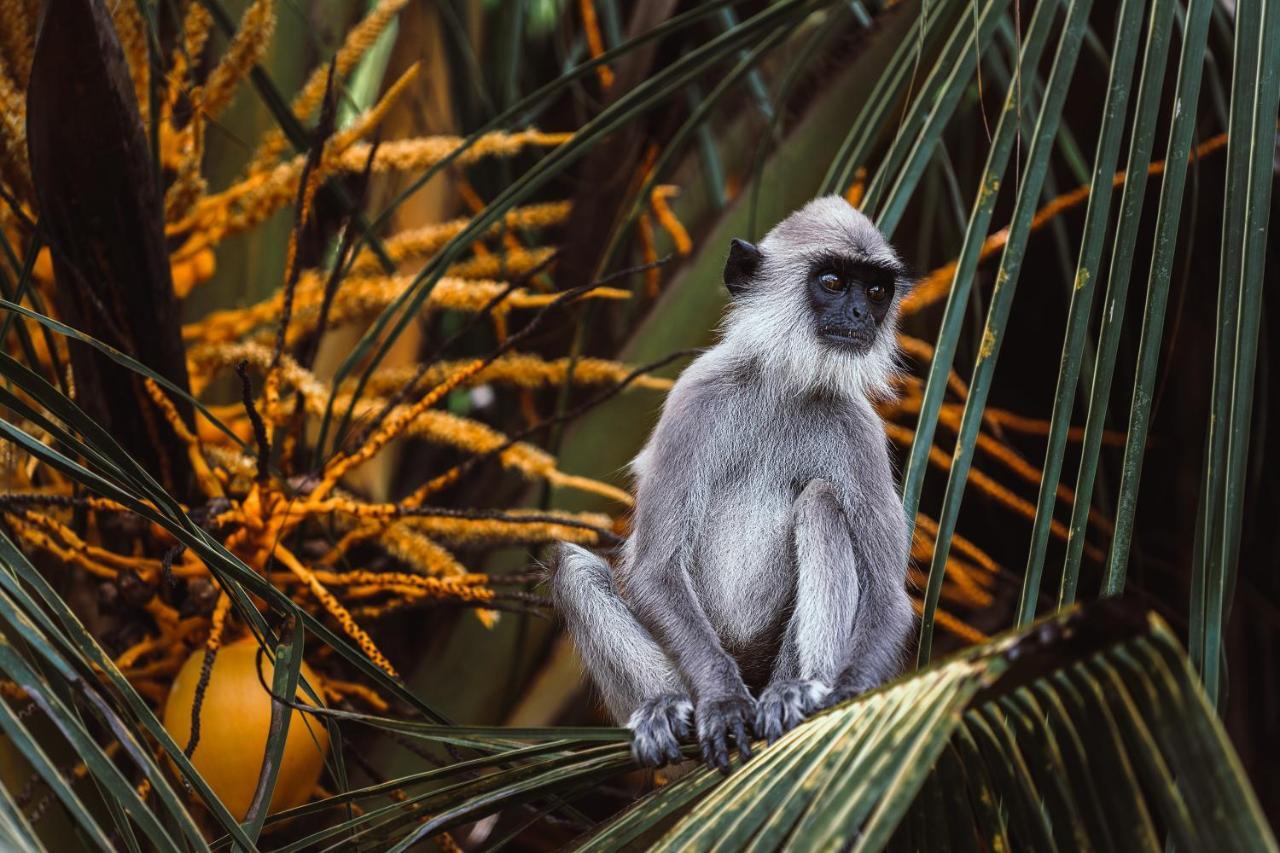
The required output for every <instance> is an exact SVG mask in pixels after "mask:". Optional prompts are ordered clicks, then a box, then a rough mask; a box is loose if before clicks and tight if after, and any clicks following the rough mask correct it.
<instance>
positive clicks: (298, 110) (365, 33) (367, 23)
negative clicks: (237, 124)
mask: <svg viewBox="0 0 1280 853" xmlns="http://www.w3.org/2000/svg"><path fill="white" fill-rule="evenodd" d="M406 3H408V0H381V2H380V3H378V5H377V6H375V7H374V8H373V9H372V10H370V12H369V14H367V15H365V16H364V18H362V19H361V21H360V23H358V24H356V25H355V26H354V27H352V28H351V29H350V30H348V31H347V34H346V37H345V38H344V39H343V42H342V47H340V48H338V52H337V53H336V54H335V55H334V58H333V66H334V75H335V77H338V78H342V77H345V76H346V75H347V73H348V72H349V71H351V69H352V68H354V67H355V66H356V63H357V62H359V61H360V59H361V57H363V56H364V55H365V53H366V52H368V50H369V48H370V47H372V46H373V43H374V42H375V41H377V39H378V36H380V35H381V34H382V31H383V30H385V29H386V27H387V24H388V23H390V21H391V19H392V18H394V17H395V16H396V15H397V14H399V12H400V10H401V9H402V8H404V6H405V4H406ZM328 79H329V67H328V63H325V64H323V65H321V66H319V67H317V68H316V69H315V70H314V71H312V72H311V76H310V77H308V78H307V82H306V83H304V84H303V86H302V89H301V90H300V91H299V92H298V94H297V96H296V97H295V98H294V99H293V104H292V105H291V109H292V111H293V114H294V116H295V117H296V118H298V119H300V120H302V121H305V120H306V119H307V118H309V117H310V116H311V114H312V113H313V112H315V110H316V108H317V107H319V106H320V101H321V99H323V98H324V91H325V87H326V85H327V84H328ZM284 150H285V138H284V133H283V132H282V131H281V130H280V129H279V128H272V129H271V130H270V131H269V132H268V133H267V134H265V135H264V136H263V138H262V142H261V143H260V144H259V146H258V150H257V151H255V152H254V153H253V158H252V161H251V163H250V166H249V171H250V172H259V171H262V170H263V169H267V168H270V165H271V163H272V162H273V161H274V160H275V159H276V158H277V157H279V156H280V153H281V152H282V151H284Z"/></svg>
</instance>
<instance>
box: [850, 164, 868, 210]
mask: <svg viewBox="0 0 1280 853" xmlns="http://www.w3.org/2000/svg"><path fill="white" fill-rule="evenodd" d="M866 189H867V167H866V166H859V167H858V170H857V171H856V172H854V173H853V183H851V184H849V189H847V190H845V193H844V200H845V201H847V202H849V204H850V205H852V206H853V207H858V206H859V205H860V204H862V194H863V193H864V192H866Z"/></svg>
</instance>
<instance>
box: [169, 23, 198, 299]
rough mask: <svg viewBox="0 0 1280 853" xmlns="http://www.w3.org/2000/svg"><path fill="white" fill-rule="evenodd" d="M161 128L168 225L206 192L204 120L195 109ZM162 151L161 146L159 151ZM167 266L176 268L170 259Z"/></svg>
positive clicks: (178, 287)
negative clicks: (169, 176)
mask: <svg viewBox="0 0 1280 853" xmlns="http://www.w3.org/2000/svg"><path fill="white" fill-rule="evenodd" d="M197 5H198V4H197ZM163 127H164V130H163V131H162V132H161V140H162V142H167V143H168V146H167V147H168V148H169V149H170V150H169V152H168V154H167V158H168V159H170V160H171V161H172V162H170V163H169V164H168V165H169V166H170V168H172V169H173V170H174V172H175V173H176V174H175V176H174V179H173V182H172V183H171V184H170V185H169V188H168V189H167V190H165V194H164V218H165V221H166V222H171V221H173V220H175V219H180V218H181V217H183V216H185V215H186V214H187V212H188V211H190V210H191V208H192V207H193V206H194V205H195V203H196V201H197V200H198V199H199V198H200V197H201V196H203V195H204V194H205V191H206V190H207V189H208V184H207V183H206V182H205V179H204V175H202V174H201V173H200V166H201V164H202V162H203V160H204V117H203V116H202V115H201V113H200V111H199V110H195V111H193V112H192V114H191V120H190V122H189V123H188V124H187V126H186V127H184V128H183V129H182V130H180V131H176V132H175V131H173V130H172V129H171V125H169V124H165V125H164V126H163ZM164 148H165V146H164V145H162V151H163V149H164ZM162 156H163V155H162ZM205 251H208V250H207V249H206V250H205ZM170 263H171V264H173V266H174V267H175V268H176V267H177V264H176V263H173V261H172V260H171V261H170ZM195 283H196V282H192V283H191V284H188V285H187V286H186V288H185V289H183V288H182V287H180V286H179V284H178V282H177V281H176V280H175V281H174V285H173V287H174V290H176V291H177V292H178V296H179V297H183V296H185V295H186V293H187V292H188V291H190V290H191V287H192V286H193V285H194V284H195Z"/></svg>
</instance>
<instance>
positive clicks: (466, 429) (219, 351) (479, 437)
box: [190, 344, 631, 506]
mask: <svg viewBox="0 0 1280 853" xmlns="http://www.w3.org/2000/svg"><path fill="white" fill-rule="evenodd" d="M190 356H191V360H192V362H193V363H195V364H199V365H202V366H203V367H204V369H206V370H211V369H213V368H215V367H218V366H229V365H232V364H235V363H237V362H238V361H240V360H241V359H245V360H247V361H249V362H250V363H251V364H253V365H255V366H257V367H260V368H265V367H266V365H267V364H269V363H270V359H271V350H270V348H268V347H266V346H263V345H260V344H237V345H220V346H216V347H209V346H201V347H197V348H194V349H192V350H191V351H190ZM280 366H281V371H282V378H283V379H284V381H285V382H287V383H288V384H289V385H290V386H292V387H293V388H294V389H296V390H297V391H299V392H300V393H301V394H302V397H303V401H304V404H305V405H306V407H307V412H308V413H309V414H311V415H314V416H317V417H319V416H321V415H322V414H323V413H324V410H325V406H326V402H327V400H328V394H329V388H328V386H327V385H325V384H323V383H321V382H320V381H319V380H317V379H316V378H315V377H314V376H313V375H312V374H311V373H309V372H307V371H305V370H303V369H302V368H301V367H300V366H299V365H298V364H297V362H295V361H294V360H293V359H291V358H289V357H288V356H286V357H284V358H283V359H281V364H280ZM462 366H463V364H461V363H459V364H458V365H457V366H456V367H455V368H454V370H455V372H456V371H457V370H458V369H461V367H462ZM471 378H472V377H470V376H468V377H466V378H465V379H463V384H465V383H466V382H467V381H470V380H471ZM384 403H385V400H382V399H377V398H374V397H369V396H366V397H364V398H362V399H361V400H360V402H359V403H358V404H357V406H356V412H355V413H356V417H357V418H361V417H367V416H369V415H372V414H374V413H376V412H379V411H381V410H382V408H383V405H384ZM350 404H351V395H350V393H345V394H339V395H338V396H337V398H336V400H335V402H334V406H335V409H336V410H339V411H341V410H344V409H346V408H347V407H348V406H349V405H350ZM404 408H405V407H403V406H402V407H397V409H396V410H394V411H393V414H396V413H402V412H403V410H404ZM406 435H407V436H409V437H413V438H417V439H421V440H424V441H430V442H434V443H436V444H443V445H447V446H450V447H454V448H457V449H458V450H461V451H465V452H468V453H472V454H479V453H489V452H493V451H495V450H497V449H498V448H500V447H502V446H503V445H505V444H506V443H507V441H508V438H507V436H506V435H505V434H503V433H501V432H499V431H497V430H495V429H493V428H492V427H490V426H488V425H486V424H483V423H480V422H479V421H475V420H472V419H470V418H465V417H462V416H460V415H454V414H452V413H450V412H446V411H442V410H439V409H427V410H425V411H422V412H420V413H419V414H418V415H417V417H416V419H414V420H413V421H412V423H411V424H410V425H409V426H408V427H407V428H406ZM206 452H207V453H208V454H209V455H210V456H211V457H215V458H217V459H218V460H219V465H221V466H224V467H227V468H228V469H233V470H234V471H235V472H236V473H237V475H238V476H246V477H251V476H252V473H253V472H252V461H251V460H249V459H248V458H247V457H243V456H241V455H240V454H238V453H232V452H230V451H228V450H227V449H225V448H218V447H209V448H207V450H206ZM498 461H499V462H500V463H501V464H502V465H503V466H504V467H507V468H514V469H516V470H518V471H520V472H521V473H522V474H524V475H525V476H526V477H528V478H530V479H534V480H547V481H549V482H551V483H552V484H553V485H556V486H559V487H562V488H571V489H577V490H580V491H585V492H588V493H591V494H597V495H601V496H604V497H608V498H609V499H611V500H615V501H617V502H619V503H621V504H623V505H624V506H630V504H631V496H630V495H629V494H628V493H627V492H626V491H624V490H622V489H618V488H615V487H613V486H610V485H608V484H606V483H601V482H598V481H595V480H591V479H589V478H586V477H575V476H571V475H568V474H564V473H562V472H560V471H557V470H556V460H555V457H553V456H551V455H550V454H549V453H547V452H546V451H544V450H542V449H541V448H538V447H535V446H534V445H532V444H528V443H525V442H516V443H515V444H513V445H511V446H510V447H508V448H506V449H505V450H503V451H502V452H501V453H500V454H498ZM454 479H456V472H455V473H454V474H452V475H449V476H448V477H445V478H440V477H437V478H436V479H434V480H432V481H429V482H428V483H427V484H425V485H424V486H422V487H421V488H419V489H418V490H417V491H416V492H414V494H413V495H412V496H411V497H410V502H409V503H408V505H409V506H416V505H418V504H420V503H421V502H422V501H424V500H425V499H426V498H427V497H429V496H430V495H432V494H434V493H435V492H436V491H439V489H441V488H444V487H445V486H447V485H448V484H449V483H450V482H453V480H454Z"/></svg>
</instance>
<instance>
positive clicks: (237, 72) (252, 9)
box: [121, 0, 276, 119]
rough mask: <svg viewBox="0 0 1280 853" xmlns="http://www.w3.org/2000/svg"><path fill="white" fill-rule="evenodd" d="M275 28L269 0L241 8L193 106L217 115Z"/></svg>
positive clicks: (259, 58)
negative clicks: (197, 100) (225, 44)
mask: <svg viewBox="0 0 1280 853" xmlns="http://www.w3.org/2000/svg"><path fill="white" fill-rule="evenodd" d="M121 5H132V4H127V3H125V4H121ZM275 27H276V16H275V10H274V9H273V8H272V5H271V0H254V2H253V3H252V4H251V5H250V6H249V8H247V9H245V11H244V14H243V15H242V16H241V17H240V26H239V27H238V28H237V29H236V34H235V35H234V36H233V37H232V39H231V43H230V44H229V45H227V51H226V53H224V54H223V55H222V58H221V59H219V60H218V64H217V65H216V66H214V69H213V70H212V71H211V72H209V77H208V79H207V80H206V81H205V85H204V86H203V87H202V96H201V99H200V101H199V103H197V104H196V107H197V108H198V109H199V110H201V111H202V112H203V113H204V115H205V118H206V119H213V118H217V116H218V114H219V113H221V112H222V110H223V109H225V108H226V106H227V104H229V103H230V102H231V96H232V95H233V94H234V93H235V90H236V87H237V86H239V85H240V82H241V81H242V80H244V79H245V78H246V77H248V76H249V72H251V71H252V70H253V67H254V66H255V65H257V64H258V63H259V62H261V61H262V57H263V56H265V55H266V53H267V48H268V47H270V45H271V34H272V33H273V32H274V31H275Z"/></svg>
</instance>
